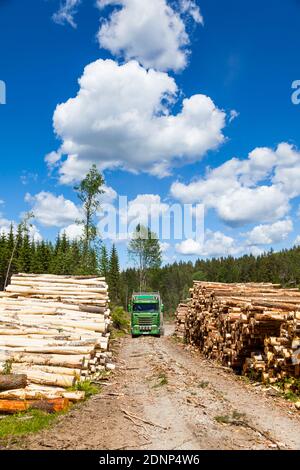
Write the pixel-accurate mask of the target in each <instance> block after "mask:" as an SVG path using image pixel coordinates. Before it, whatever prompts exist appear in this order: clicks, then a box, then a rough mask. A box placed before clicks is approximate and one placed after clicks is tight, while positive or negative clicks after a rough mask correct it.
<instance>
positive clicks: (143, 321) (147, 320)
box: [138, 317, 152, 326]
mask: <svg viewBox="0 0 300 470" xmlns="http://www.w3.org/2000/svg"><path fill="white" fill-rule="evenodd" d="M138 322H139V326H152V317H139V318H138Z"/></svg>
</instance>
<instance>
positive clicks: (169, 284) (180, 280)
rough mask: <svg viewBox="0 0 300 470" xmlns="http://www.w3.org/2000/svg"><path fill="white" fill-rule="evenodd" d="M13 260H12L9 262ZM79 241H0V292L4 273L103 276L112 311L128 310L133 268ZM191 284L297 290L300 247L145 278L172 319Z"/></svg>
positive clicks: (160, 270) (136, 284)
mask: <svg viewBox="0 0 300 470" xmlns="http://www.w3.org/2000/svg"><path fill="white" fill-rule="evenodd" d="M12 254H13V257H12ZM86 256H87V255H86V247H84V245H83V244H82V242H81V241H80V240H77V241H76V240H74V241H71V240H68V238H67V237H66V235H64V234H63V235H60V236H58V237H57V239H56V241H55V242H54V243H52V242H49V241H40V242H35V241H33V240H32V239H31V237H30V236H29V233H27V232H26V231H25V232H24V231H21V230H20V231H19V232H17V233H14V230H13V228H11V230H10V232H9V233H3V234H2V235H1V236H0V288H1V289H3V287H4V283H5V278H6V274H7V270H8V267H9V265H10V262H11V266H10V271H9V275H11V274H12V273H16V272H26V273H37V274H38V273H51V274H69V275H84V274H95V275H104V276H105V277H106V278H107V280H108V283H109V289H110V297H111V300H112V303H113V304H114V305H123V306H124V307H125V308H126V306H127V303H128V300H129V298H130V296H131V293H132V292H133V291H138V290H139V288H140V272H139V270H138V269H137V268H128V269H125V270H123V271H121V270H120V265H119V258H118V253H117V250H116V247H115V246H113V248H112V249H111V250H110V251H108V250H107V249H106V247H105V245H104V244H103V243H101V244H99V246H98V247H97V246H94V247H93V248H91V249H90V250H89V263H88V266H87V263H86ZM193 279H197V280H207V281H219V282H250V281H251V282H274V283H280V284H283V285H284V286H288V287H296V286H299V285H300V247H294V248H292V249H289V250H283V251H280V252H277V253H275V252H273V251H270V252H268V253H265V254H264V255H261V256H259V257H257V258H256V257H254V256H251V255H245V256H243V257H240V258H233V257H227V258H219V259H209V260H202V259H198V260H197V261H196V262H195V263H192V262H183V261H180V262H175V263H173V264H168V265H165V266H162V267H155V268H153V269H149V270H148V272H147V287H146V289H147V290H153V291H160V292H161V295H162V298H163V302H164V305H165V309H166V312H168V313H173V312H174V310H175V309H176V306H177V304H178V303H179V302H180V300H182V299H185V298H186V297H187V296H188V290H189V288H190V287H191V285H192V282H193Z"/></svg>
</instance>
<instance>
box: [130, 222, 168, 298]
mask: <svg viewBox="0 0 300 470" xmlns="http://www.w3.org/2000/svg"><path fill="white" fill-rule="evenodd" d="M128 254H129V256H130V257H131V259H132V260H133V261H134V262H135V264H136V265H137V266H138V270H139V284H140V285H139V290H140V291H144V290H146V289H147V274H148V272H149V270H153V271H154V273H156V274H157V270H158V269H159V268H160V266H161V249H160V244H159V240H158V238H157V235H156V234H155V233H153V232H151V230H150V229H149V228H148V227H145V226H143V225H140V224H139V225H137V227H136V229H135V232H134V234H133V237H132V239H131V241H130V243H129V247H128Z"/></svg>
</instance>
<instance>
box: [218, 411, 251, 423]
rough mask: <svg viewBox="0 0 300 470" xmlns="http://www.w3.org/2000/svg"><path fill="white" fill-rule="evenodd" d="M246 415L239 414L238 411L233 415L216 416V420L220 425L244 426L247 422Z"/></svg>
mask: <svg viewBox="0 0 300 470" xmlns="http://www.w3.org/2000/svg"><path fill="white" fill-rule="evenodd" d="M245 418H246V415H245V413H239V412H238V411H233V412H232V413H231V415H223V416H215V420H216V421H217V423H220V424H233V425H237V424H242V423H243V422H245V423H246V421H245Z"/></svg>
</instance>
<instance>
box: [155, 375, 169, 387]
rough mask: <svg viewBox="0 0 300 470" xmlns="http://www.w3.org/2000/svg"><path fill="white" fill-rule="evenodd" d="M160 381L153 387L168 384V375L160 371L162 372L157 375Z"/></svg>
mask: <svg viewBox="0 0 300 470" xmlns="http://www.w3.org/2000/svg"><path fill="white" fill-rule="evenodd" d="M157 379H158V381H157V383H156V384H155V385H154V386H153V388H158V387H163V386H164V385H167V384H168V377H167V375H166V374H165V373H164V372H160V374H159V375H158V377H157Z"/></svg>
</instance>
